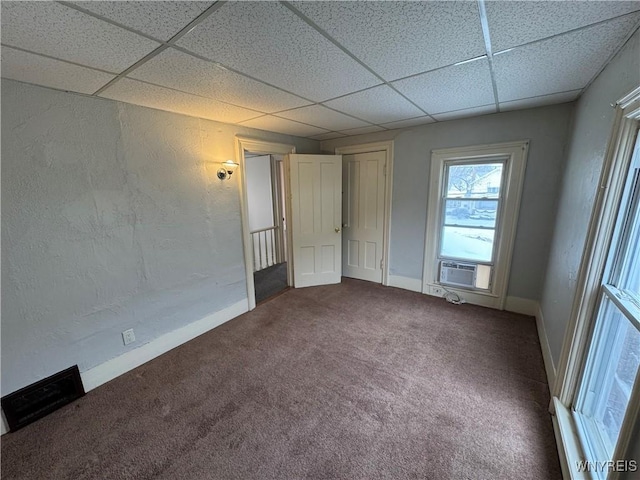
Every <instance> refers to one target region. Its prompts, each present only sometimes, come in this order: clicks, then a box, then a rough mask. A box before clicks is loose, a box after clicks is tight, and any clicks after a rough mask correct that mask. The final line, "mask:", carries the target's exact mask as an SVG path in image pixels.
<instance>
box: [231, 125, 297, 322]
mask: <svg viewBox="0 0 640 480" xmlns="http://www.w3.org/2000/svg"><path fill="white" fill-rule="evenodd" d="M235 144H236V161H237V162H238V163H239V164H240V168H239V169H238V170H239V173H238V174H239V175H240V216H241V221H242V246H243V249H244V267H245V275H246V277H247V306H248V309H249V310H253V309H254V308H256V286H255V283H254V281H253V260H254V259H253V246H252V244H251V233H250V231H249V203H248V199H247V176H246V173H245V172H246V159H245V158H244V152H245V150H246V151H249V152H252V153H263V154H265V155H288V154H290V153H296V147H295V145H289V144H286V143H277V142H269V141H266V140H260V139H257V138H251V137H243V136H239V135H236V138H235ZM283 188H284V190H285V196H287V194H288V186H287V185H286V184H285V185H283ZM287 247H288V248H291V246H290V245H289V242H287ZM287 258H289V259H290V258H291V252H290V251H289V252H287ZM287 283H289V285H291V275H290V273H289V269H287Z"/></svg>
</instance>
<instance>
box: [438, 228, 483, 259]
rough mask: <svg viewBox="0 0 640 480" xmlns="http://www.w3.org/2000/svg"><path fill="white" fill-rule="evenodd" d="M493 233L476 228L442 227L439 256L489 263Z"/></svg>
mask: <svg viewBox="0 0 640 480" xmlns="http://www.w3.org/2000/svg"><path fill="white" fill-rule="evenodd" d="M494 233H495V232H494V230H484V229H478V228H465V227H444V228H443V229H442V244H441V247H440V256H441V257H445V258H446V257H448V258H460V259H465V260H475V261H478V262H490V261H491V256H492V253H493V237H494Z"/></svg>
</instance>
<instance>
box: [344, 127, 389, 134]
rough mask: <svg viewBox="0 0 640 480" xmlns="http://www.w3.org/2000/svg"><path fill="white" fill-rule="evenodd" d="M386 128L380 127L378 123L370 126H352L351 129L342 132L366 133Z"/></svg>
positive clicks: (381, 130)
mask: <svg viewBox="0 0 640 480" xmlns="http://www.w3.org/2000/svg"><path fill="white" fill-rule="evenodd" d="M385 130H386V128H382V127H379V126H378V125H371V126H370V127H362V128H351V129H349V130H342V131H341V132H340V133H344V134H345V135H364V134H366V133H376V132H383V131H385Z"/></svg>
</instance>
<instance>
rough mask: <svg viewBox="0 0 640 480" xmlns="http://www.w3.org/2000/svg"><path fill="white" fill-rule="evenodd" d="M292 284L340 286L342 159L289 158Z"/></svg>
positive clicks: (302, 156)
mask: <svg viewBox="0 0 640 480" xmlns="http://www.w3.org/2000/svg"><path fill="white" fill-rule="evenodd" d="M289 179H290V182H291V221H290V225H289V227H290V229H291V240H292V252H293V283H294V286H295V287H296V288H298V287H310V286H313V285H327V284H331V283H340V277H341V276H342V233H341V228H340V221H341V218H342V200H341V196H342V156H341V155H297V154H292V155H289Z"/></svg>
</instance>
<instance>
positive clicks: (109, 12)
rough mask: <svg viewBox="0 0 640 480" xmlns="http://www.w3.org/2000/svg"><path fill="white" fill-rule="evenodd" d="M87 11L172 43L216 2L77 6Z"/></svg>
mask: <svg viewBox="0 0 640 480" xmlns="http://www.w3.org/2000/svg"><path fill="white" fill-rule="evenodd" d="M73 3H74V4H76V5H78V6H79V7H81V8H84V9H85V10H89V11H91V12H93V13H95V14H97V15H101V16H103V17H105V18H108V19H109V20H113V21H114V22H117V23H120V24H121V25H125V26H127V27H129V28H132V29H134V30H137V31H139V32H142V33H145V34H147V35H150V36H152V37H154V38H158V39H160V40H165V41H166V40H169V39H170V38H171V37H173V36H174V35H175V34H176V33H178V32H179V31H180V30H181V29H182V28H184V27H185V26H186V25H187V24H188V23H189V22H191V21H192V20H193V19H195V18H196V17H197V16H198V15H200V14H201V13H202V12H204V11H205V10H206V9H207V8H208V7H210V6H211V5H212V2H192V1H189V2H184V1H183V2H164V1H161V2H159V1H143V2H131V1H124V2H123V1H117V2H105V1H98V2H96V1H88V2H73Z"/></svg>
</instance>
